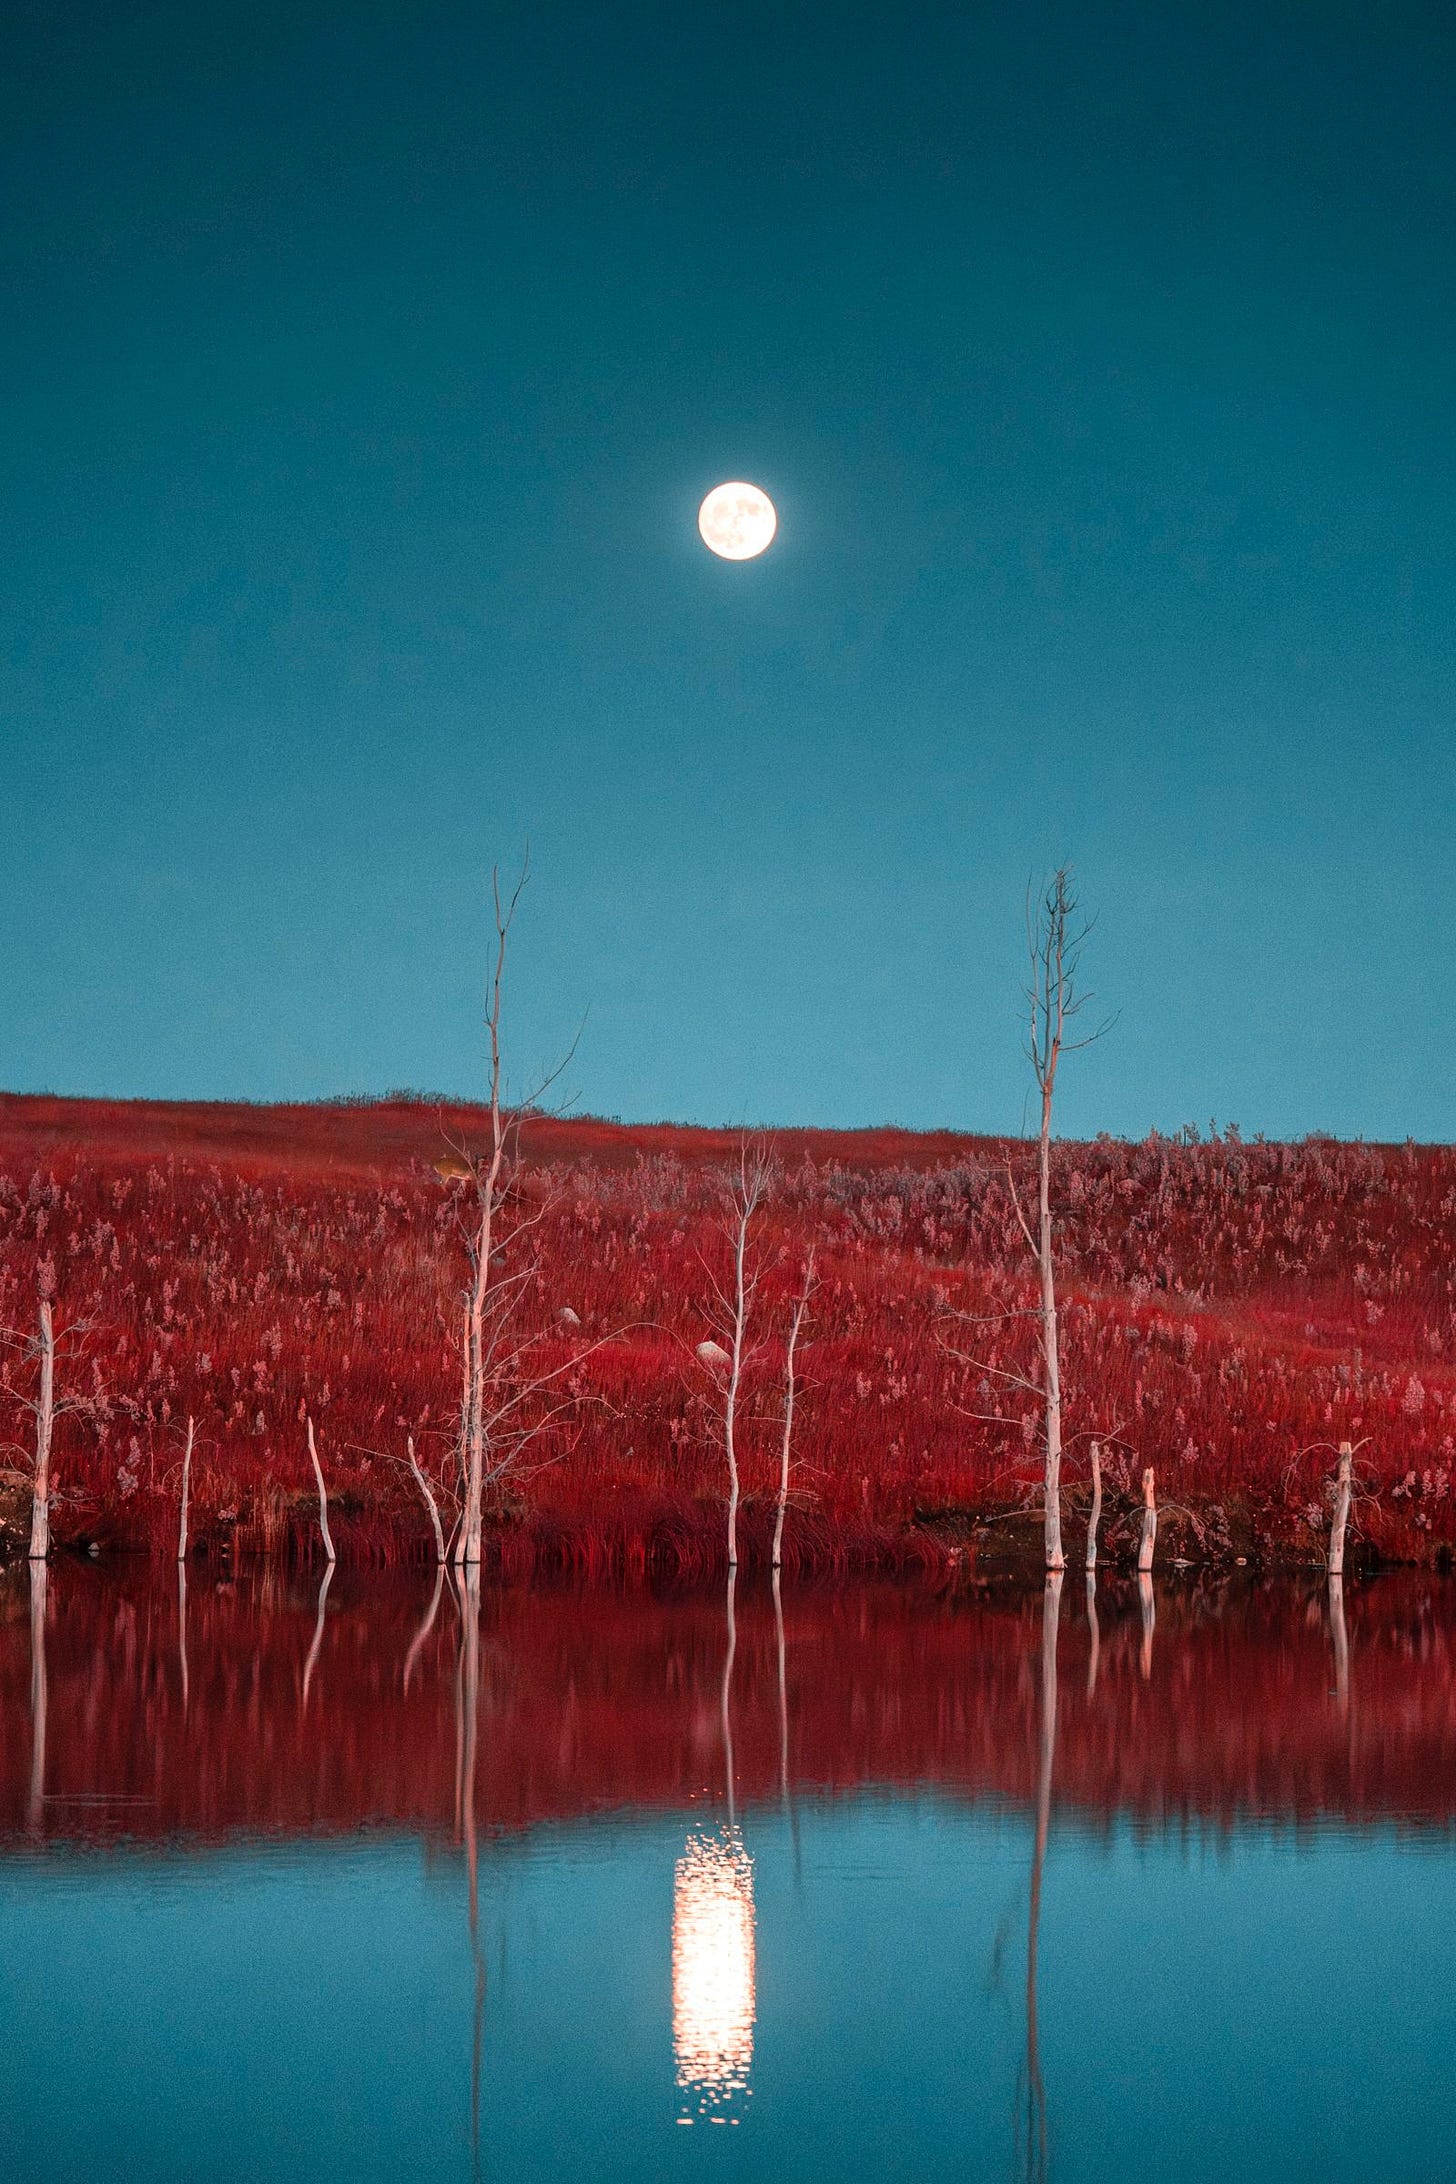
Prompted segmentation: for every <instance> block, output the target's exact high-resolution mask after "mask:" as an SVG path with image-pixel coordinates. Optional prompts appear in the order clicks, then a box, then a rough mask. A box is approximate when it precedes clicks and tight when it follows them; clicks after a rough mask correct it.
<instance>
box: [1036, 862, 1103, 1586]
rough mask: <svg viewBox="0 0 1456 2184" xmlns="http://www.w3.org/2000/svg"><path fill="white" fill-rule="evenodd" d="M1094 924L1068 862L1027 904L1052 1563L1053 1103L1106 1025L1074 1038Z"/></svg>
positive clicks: (1055, 1520) (1056, 1465)
mask: <svg viewBox="0 0 1456 2184" xmlns="http://www.w3.org/2000/svg"><path fill="white" fill-rule="evenodd" d="M1089 931H1090V927H1089V926H1088V924H1087V923H1086V922H1085V921H1084V920H1082V919H1081V918H1080V915H1079V912H1078V906H1077V898H1076V895H1075V894H1074V892H1073V889H1072V875H1071V872H1070V870H1069V869H1068V867H1067V866H1065V865H1063V866H1061V867H1060V868H1059V869H1058V870H1057V871H1056V872H1055V873H1054V874H1053V875H1052V879H1051V882H1050V884H1049V885H1048V886H1047V888H1046V890H1045V892H1044V893H1043V895H1042V898H1041V901H1040V903H1039V904H1038V905H1037V907H1036V910H1035V912H1034V913H1033V911H1032V907H1031V904H1030V902H1029V901H1028V904H1027V943H1028V947H1029V949H1030V954H1031V984H1030V985H1029V986H1028V988H1027V990H1026V998H1027V1000H1028V1002H1029V1003H1030V1007H1031V1022H1030V1028H1029V1036H1028V1040H1027V1054H1028V1057H1029V1059H1030V1062H1031V1066H1032V1072H1033V1074H1034V1076H1035V1078H1036V1083H1037V1089H1038V1090H1039V1092H1040V1093H1041V1128H1040V1130H1039V1132H1038V1135H1037V1161H1036V1175H1037V1207H1036V1233H1035V1234H1034V1235H1033V1233H1032V1230H1031V1226H1030V1224H1029V1222H1028V1221H1027V1220H1026V1218H1025V1216H1024V1215H1023V1214H1022V1211H1021V1205H1020V1201H1019V1199H1018V1200H1016V1214H1017V1219H1018V1221H1019V1222H1020V1224H1021V1229H1022V1232H1023V1234H1024V1235H1025V1237H1026V1241H1027V1243H1028V1245H1029V1246H1030V1248H1031V1252H1032V1256H1033V1257H1034V1258H1035V1260H1036V1264H1037V1280H1038V1288H1039V1293H1040V1301H1039V1307H1038V1316H1039V1318H1040V1323H1041V1325H1040V1339H1041V1367H1042V1370H1041V1380H1042V1388H1041V1394H1042V1410H1043V1414H1044V1426H1045V1444H1046V1459H1045V1470H1044V1475H1043V1499H1044V1505H1045V1523H1044V1529H1045V1545H1046V1566H1047V1568H1048V1569H1049V1570H1062V1569H1065V1568H1066V1560H1067V1558H1066V1556H1065V1554H1064V1553H1063V1551H1062V1362H1061V1341H1060V1334H1059V1330H1058V1326H1057V1281H1056V1258H1055V1251H1054V1237H1053V1228H1052V1204H1051V1147H1052V1107H1053V1102H1054V1100H1055V1097H1056V1088H1057V1070H1058V1067H1059V1066H1060V1063H1061V1059H1062V1056H1063V1055H1064V1054H1067V1053H1073V1052H1075V1051H1076V1050H1077V1048H1079V1047H1084V1046H1088V1045H1090V1044H1091V1041H1092V1039H1097V1038H1100V1037H1101V1034H1102V1031H1105V1030H1106V1029H1107V1026H1106V1025H1105V1024H1104V1025H1102V1026H1101V1027H1100V1029H1099V1030H1098V1031H1094V1032H1093V1033H1092V1034H1091V1035H1090V1038H1083V1039H1072V1038H1070V1037H1069V1035H1068V1033H1069V1026H1070V1025H1071V1022H1072V1019H1073V1018H1074V1017H1075V1016H1077V1015H1078V1014H1079V1013H1080V1011H1081V1010H1082V1009H1083V1008H1084V1007H1085V1006H1086V1004H1087V1001H1088V999H1089V998H1090V996H1089V995H1086V994H1081V993H1079V992H1078V990H1077V970H1078V964H1079V961H1080V958H1081V952H1082V944H1083V942H1084V941H1085V940H1086V938H1087V934H1088V932H1089Z"/></svg>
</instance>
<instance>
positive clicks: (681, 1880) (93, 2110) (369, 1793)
mask: <svg viewBox="0 0 1456 2184" xmlns="http://www.w3.org/2000/svg"><path fill="white" fill-rule="evenodd" d="M1452 1590H1453V1588H1451V1587H1450V1586H1449V1584H1442V1583H1441V1582H1439V1581H1430V1582H1424V1581H1415V1580H1404V1579H1402V1580H1383V1581H1380V1582H1378V1583H1374V1584H1371V1585H1369V1586H1365V1587H1358V1588H1351V1589H1347V1591H1346V1593H1345V1595H1344V1598H1343V1599H1340V1598H1336V1599H1335V1600H1334V1601H1333V1602H1332V1601H1331V1600H1330V1599H1329V1598H1328V1597H1327V1595H1326V1593H1325V1591H1324V1589H1323V1588H1322V1587H1319V1588H1316V1587H1314V1586H1313V1585H1309V1586H1303V1587H1301V1586H1297V1585H1288V1584H1286V1585H1282V1586H1277V1587H1266V1586H1253V1585H1249V1586H1244V1587H1242V1588H1239V1589H1235V1588H1230V1587H1221V1588H1209V1587H1203V1588H1189V1587H1182V1588H1178V1589H1166V1590H1165V1589H1160V1590H1159V1592H1158V1593H1157V1594H1156V1595H1152V1594H1144V1595H1143V1596H1140V1595H1139V1594H1138V1592H1137V1591H1136V1590H1135V1589H1134V1588H1133V1587H1131V1586H1130V1585H1127V1584H1122V1585H1118V1584H1109V1583H1107V1582H1106V1581H1104V1583H1103V1585H1102V1587H1101V1588H1100V1590H1099V1592H1098V1594H1097V1596H1096V1598H1095V1600H1093V1601H1090V1602H1089V1599H1088V1597H1087V1594H1086V1591H1085V1590H1084V1587H1083V1583H1082V1580H1081V1578H1080V1577H1077V1578H1075V1579H1070V1578H1069V1579H1068V1580H1067V1582H1066V1583H1065V1584H1064V1586H1063V1587H1062V1588H1061V1590H1060V1594H1059V1595H1054V1596H1049V1597H1046V1598H1044V1597H1043V1596H1042V1595H1040V1594H1039V1593H1038V1594H1036V1595H1034V1596H1032V1597H1026V1596H1015V1595H1012V1596H1006V1597H992V1596H989V1595H975V1594H960V1595H956V1596H949V1597H940V1598H937V1597H933V1596H928V1595H926V1594H924V1593H918V1592H915V1591H913V1590H909V1589H905V1588H902V1587H893V1586H887V1585H880V1586H868V1587H846V1586H835V1587H830V1586H807V1585H786V1586H785V1588H784V1592H783V1597H782V1600H781V1601H776V1600H775V1598H774V1597H773V1595H772V1593H771V1592H770V1590H769V1588H768V1586H767V1584H766V1582H762V1581H755V1580H752V1579H748V1580H743V1581H741V1582H740V1584H739V1586H738V1588H737V1594H736V1597H735V1598H734V1599H733V1600H732V1601H731V1603H730V1602H729V1601H728V1600H725V1599H724V1598H723V1597H722V1596H716V1595H715V1596H711V1597H704V1596H703V1595H702V1594H694V1595H692V1596H690V1597H686V1598H683V1597H667V1598H663V1597H654V1596H653V1595H651V1594H650V1593H647V1592H643V1591H637V1592H632V1593H582V1592H565V1591H560V1590H556V1591H551V1590H543V1591H534V1592H532V1591H526V1590H521V1589H514V1590H496V1589H494V1588H493V1587H492V1586H491V1584H490V1583H489V1581H488V1580H487V1581H486V1583H485V1585H484V1587H483V1589H482V1590H481V1591H480V1592H479V1594H478V1596H475V1595H472V1594H471V1593H467V1594H465V1595H464V1597H463V1598H462V1597H457V1595H456V1593H455V1591H454V1589H453V1588H452V1587H451V1586H449V1585H445V1586H443V1587H441V1588H438V1589H437V1588H435V1587H434V1585H433V1583H423V1584H416V1583H403V1582H400V1581H397V1580H393V1579H385V1578H381V1577H371V1576H367V1575H364V1574H362V1573H352V1572H344V1571H340V1572H339V1573H337V1574H336V1576H335V1577H334V1579H333V1581H332V1583H331V1584H330V1586H329V1588H328V1589H327V1591H326V1592H325V1593H324V1595H323V1597H322V1599H320V1594H319V1588H318V1584H317V1580H316V1579H315V1578H312V1577H310V1576H308V1575H307V1573H304V1574H302V1575H292V1576H289V1575H285V1574H282V1573H279V1572H277V1571H271V1570H263V1571H247V1570H244V1571H242V1572H240V1573H239V1574H238V1575H237V1576H236V1577H235V1578H232V1579H229V1578H227V1577H225V1576H224V1577H221V1578H220V1577H219V1575H218V1573H217V1571H216V1570H215V1569H212V1570H209V1569H208V1568H207V1566H206V1565H200V1564H199V1565H194V1566H193V1567H192V1569H191V1570H190V1571H189V1573H188V1576H187V1578H186V1581H185V1583H184V1584H183V1585H182V1586H180V1587H179V1585H178V1583H177V1581H176V1579H175V1577H174V1576H173V1574H172V1573H171V1572H166V1573H163V1574H162V1575H160V1576H159V1575H158V1574H157V1573H156V1572H155V1571H149V1570H147V1569H144V1568H128V1569H123V1570H121V1571H106V1570H102V1569H93V1568H87V1567H81V1566H71V1565H64V1564H63V1565H59V1566H57V1567H55V1568H53V1569H52V1570H51V1571H50V1572H49V1574H48V1576H47V1577H45V1578H43V1579H42V1581H41V1583H40V1585H39V1586H38V1587H37V1588H36V1589H35V1591H34V1592H32V1589H31V1584H30V1579H29V1576H28V1573H27V1572H25V1571H24V1570H21V1571H19V1572H16V1571H13V1570H12V1571H11V1572H9V1573H5V1574H3V1575H0V1727H3V1750H0V2055H3V2058H4V2096H3V2099H0V2173H3V2174H4V2176H5V2177H7V2178H10V2179H15V2180H18V2184H19V2180H30V2179H34V2180H37V2184H40V2180H47V2184H49V2180H53V2179H54V2180H61V2179H73V2178H74V2179H80V2178H87V2179H94V2178H97V2177H105V2178H108V2179H119V2180H126V2184H130V2180H133V2179H136V2180H140V2179H147V2180H153V2179H155V2180H159V2184H171V2180H177V2184H184V2180H185V2184H202V2180H205V2179H214V2178H216V2179H219V2180H221V2179H229V2180H231V2179H293V2178H298V2179H300V2180H302V2179H307V2180H308V2184H331V2180H334V2179H340V2180H342V2179H345V2178H347V2179H349V2180H350V2184H369V2180H372V2179H375V2178H379V2179H384V2178H389V2179H400V2178H411V2179H433V2178H460V2179H468V2178H472V2177H476V2176H480V2177H490V2178H494V2179H499V2180H514V2179H527V2178H549V2177H558V2176H559V2177H567V2176H578V2175H590V2176H591V2177H593V2178H594V2179H602V2180H605V2184H615V2180H618V2179H628V2178H632V2179H638V2178H642V2179H645V2178H658V2177H667V2178H672V2177H682V2178H684V2179H688V2178H694V2177H698V2176H711V2177H718V2176H721V2177H725V2178H734V2179H740V2178H741V2179H750V2178H751V2179H758V2178H764V2179H768V2178H772V2179H774V2180H775V2184H784V2180H785V2179H795V2180H799V2184H817V2180H819V2179H826V2180H827V2179H832V2178H843V2179H859V2178H875V2179H880V2178H901V2177H904V2178H911V2177H916V2178H919V2177H924V2176H928V2175H937V2176H951V2175H953V2176H956V2177H964V2178H969V2179H978V2178H996V2179H998V2180H1000V2179H1006V2178H1016V2177H1022V2178H1028V2177H1042V2176H1049V2177H1055V2178H1058V2179H1064V2180H1066V2184H1073V2180H1081V2179H1089V2180H1090V2179H1102V2178H1108V2179H1110V2178H1114V2177H1117V2178H1122V2179H1126V2178H1141V2177H1147V2178H1165V2177H1172V2176H1177V2177H1179V2178H1183V2179H1190V2180H1193V2179H1204V2178H1207V2179H1220V2180H1228V2179H1233V2178H1239V2179H1254V2180H1260V2179H1266V2178H1267V2179H1270V2180H1273V2179H1279V2180H1290V2179H1298V2178H1306V2177H1307V2178H1311V2179H1319V2180H1320V2184H1335V2180H1338V2179H1351V2180H1355V2179H1360V2180H1362V2184H1371V2180H1386V2179H1388V2180H1391V2184H1402V2180H1406V2179H1410V2180H1416V2179H1420V2180H1434V2179H1449V2178H1452V2177H1456V1831H1453V1825H1452V1823H1453V1819H1456V1599H1453V1597H1452Z"/></svg>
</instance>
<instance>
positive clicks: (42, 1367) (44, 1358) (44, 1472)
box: [0, 1275, 100, 1562]
mask: <svg viewBox="0 0 1456 2184" xmlns="http://www.w3.org/2000/svg"><path fill="white" fill-rule="evenodd" d="M88 1326H89V1323H88V1322H87V1321H84V1320H74V1321H73V1322H72V1323H71V1325H70V1326H69V1327H57V1325H56V1321H55V1313H54V1310H53V1307H52V1303H51V1294H50V1286H49V1284H48V1281H47V1279H46V1277H45V1276H44V1275H43V1278H42V1283H41V1293H40V1304H39V1311H38V1313H37V1321H36V1331H35V1333H34V1334H30V1335H27V1334H25V1333H24V1332H22V1331H21V1330H20V1329H17V1328H11V1327H7V1328H0V1343H4V1344H5V1345H6V1347H7V1348H9V1349H10V1350H11V1351H13V1352H15V1353H17V1357H18V1363H19V1366H20V1369H21V1372H22V1374H23V1375H24V1376H25V1379H26V1381H27V1383H31V1385H30V1388H29V1392H27V1388H26V1387H24V1386H21V1385H18V1384H17V1382H16V1380H15V1379H14V1378H13V1377H12V1374H11V1371H10V1368H9V1366H7V1367H6V1369H5V1371H4V1372H3V1374H0V1387H3V1388H4V1390H5V1392H6V1394H8V1395H9V1396H10V1397H11V1399H12V1400H13V1401H14V1402H16V1403H17V1404H19V1406H20V1408H21V1409H22V1410H25V1411H29V1413H30V1415H31V1417H32V1418H33V1419H34V1420H35V1446H34V1451H33V1456H32V1466H33V1468H32V1473H31V1482H32V1483H31V1501H30V1560H31V1561H32V1562H44V1561H45V1559H46V1557H47V1555H48V1554H49V1553H50V1551H51V1502H52V1500H53V1498H54V1496H55V1491H56V1480H55V1473H54V1471H53V1469H52V1462H51V1459H52V1447H53V1442H54V1437H55V1429H56V1425H57V1423H58V1421H59V1420H60V1419H62V1418H64V1417H65V1416H66V1415H67V1414H68V1413H73V1412H79V1413H90V1412H94V1411H95V1409H96V1408H97V1405H98V1402H99V1400H100V1398H99V1397H97V1396H83V1395H73V1396H63V1395H60V1394H59V1393H58V1392H57V1378H58V1374H59V1370H60V1363H61V1354H62V1349H63V1346H64V1344H65V1343H66V1342H67V1341H69V1340H72V1339H74V1338H76V1337H78V1336H81V1335H84V1334H85V1333H86V1332H87V1331H88ZM32 1374H33V1382H32V1379H31V1376H32Z"/></svg>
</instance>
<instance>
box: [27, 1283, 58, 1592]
mask: <svg viewBox="0 0 1456 2184" xmlns="http://www.w3.org/2000/svg"><path fill="white" fill-rule="evenodd" d="M55 1421H56V1330H55V1323H54V1321H53V1320H52V1318H51V1300H50V1298H49V1297H42V1298H41V1300H40V1396H39V1400H38V1401H37V1403H36V1407H35V1482H34V1486H33V1488H32V1492H31V1502H30V1559H31V1561H32V1562H44V1561H45V1559H46V1556H47V1555H48V1554H49V1553H50V1551H51V1434H52V1432H53V1430H54V1428H55Z"/></svg>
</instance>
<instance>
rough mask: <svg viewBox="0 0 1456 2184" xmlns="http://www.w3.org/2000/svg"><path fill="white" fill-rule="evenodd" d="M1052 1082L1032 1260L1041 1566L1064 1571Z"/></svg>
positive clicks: (1045, 1095) (1044, 1110) (1046, 1098)
mask: <svg viewBox="0 0 1456 2184" xmlns="http://www.w3.org/2000/svg"><path fill="white" fill-rule="evenodd" d="M1051 1134H1052V1082H1051V1079H1050V1078H1049V1079H1048V1080H1047V1083H1046V1085H1045V1086H1044V1088H1043V1091H1042V1102H1041V1143H1040V1147H1039V1157H1038V1163H1037V1198H1038V1206H1037V1213H1038V1230H1037V1238H1038V1241H1037V1260H1038V1267H1039V1271H1040V1275H1041V1349H1042V1383H1043V1388H1044V1391H1045V1400H1046V1480H1045V1499H1046V1525H1045V1531H1046V1566H1047V1568H1048V1569H1049V1570H1064V1569H1065V1568H1066V1566H1067V1558H1066V1556H1065V1555H1064V1554H1063V1552H1062V1367H1061V1354H1060V1349H1059V1345H1058V1339H1057V1286H1056V1272H1055V1268H1054V1266H1053V1262H1052V1208H1051Z"/></svg>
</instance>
